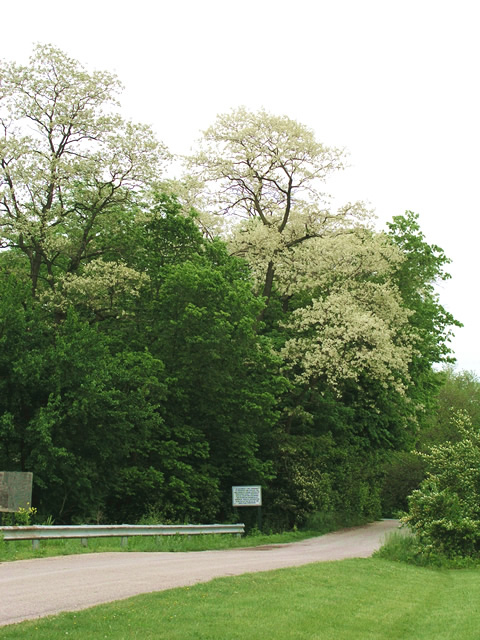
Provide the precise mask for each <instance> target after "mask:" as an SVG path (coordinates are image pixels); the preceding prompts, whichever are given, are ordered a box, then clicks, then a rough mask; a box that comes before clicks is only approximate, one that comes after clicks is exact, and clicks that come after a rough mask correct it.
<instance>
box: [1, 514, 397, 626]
mask: <svg viewBox="0 0 480 640" xmlns="http://www.w3.org/2000/svg"><path fill="white" fill-rule="evenodd" d="M397 527H398V521H396V520H382V521H381V522H375V523H372V524H369V525H366V526H364V527H355V528H352V529H345V530H343V531H339V532H336V533H329V534H327V535H325V536H320V537H318V538H311V539H309V540H304V541H303V542H295V543H292V544H279V545H269V546H264V547H251V548H242V549H232V550H227V551H199V552H192V553H165V552H161V553H148V552H146V553H141V552H140V553H137V552H132V553H97V554H94V553H92V554H85V555H77V556H58V557H55V558H39V559H36V560H19V561H17V562H5V563H3V564H1V565H0V626H2V625H7V624H13V623H15V622H20V621H21V620H26V619H29V618H40V617H43V616H48V615H52V614H55V613H59V612H60V611H77V610H79V609H86V608H88V607H92V606H94V605H96V604H101V603H103V602H111V601H113V600H121V599H123V598H128V597H130V596H134V595H137V594H139V593H148V592H151V591H163V590H165V589H172V588H174V587H183V586H189V585H193V584H195V583H197V582H207V581H208V580H211V579H212V578H217V577H221V576H236V575H240V574H242V573H252V572H255V571H269V570H272V569H281V568H284V567H295V566H300V565H303V564H310V563H312V562H324V561H327V560H342V559H344V558H366V557H368V556H370V555H371V554H372V553H373V552H374V551H375V550H376V549H378V548H379V547H380V546H381V544H382V542H383V540H384V539H385V535H386V534H387V533H388V532H390V531H392V530H393V529H396V528H397Z"/></svg>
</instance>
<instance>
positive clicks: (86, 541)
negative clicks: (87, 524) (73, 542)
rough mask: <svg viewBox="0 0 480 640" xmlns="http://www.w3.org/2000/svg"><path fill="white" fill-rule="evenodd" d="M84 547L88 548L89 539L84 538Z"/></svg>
mask: <svg viewBox="0 0 480 640" xmlns="http://www.w3.org/2000/svg"><path fill="white" fill-rule="evenodd" d="M82 547H88V538H82Z"/></svg>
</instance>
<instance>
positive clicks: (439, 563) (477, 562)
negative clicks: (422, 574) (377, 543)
mask: <svg viewBox="0 0 480 640" xmlns="http://www.w3.org/2000/svg"><path fill="white" fill-rule="evenodd" d="M373 555H374V557H376V558H381V559H384V560H391V561H393V562H403V563H406V564H411V565H415V566H417V567H427V568H431V569H475V568H479V567H480V555H475V556H462V555H453V556H452V555H450V556H448V555H446V554H445V553H442V552H440V551H436V550H434V549H430V550H425V549H423V548H421V547H420V546H419V544H418V540H417V538H416V537H415V536H414V535H412V534H411V533H409V532H408V531H405V530H402V531H394V532H393V533H391V534H390V535H389V536H388V538H387V540H386V542H385V544H384V545H383V546H382V547H381V548H380V549H379V550H378V551H376V552H375V553H374V554H373Z"/></svg>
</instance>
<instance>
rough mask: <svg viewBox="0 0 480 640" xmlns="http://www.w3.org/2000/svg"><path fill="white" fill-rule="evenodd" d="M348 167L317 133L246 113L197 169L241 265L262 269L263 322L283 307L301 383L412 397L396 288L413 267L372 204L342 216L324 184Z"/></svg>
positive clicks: (216, 138)
mask: <svg viewBox="0 0 480 640" xmlns="http://www.w3.org/2000/svg"><path fill="white" fill-rule="evenodd" d="M344 162H345V153H344V152H343V151H342V150H340V149H336V148H333V147H328V146H325V145H323V144H322V143H320V142H318V141H317V140H316V138H315V136H314V133H313V132H312V131H311V130H310V129H309V128H307V127H306V126H304V125H302V124H299V123H297V122H295V121H293V120H291V119H289V118H287V117H285V116H282V117H278V116H273V115H271V114H269V113H267V112H265V111H260V112H258V113H251V112H249V111H247V110H246V109H244V108H240V109H237V110H235V111H232V112H231V113H228V114H225V115H220V116H218V118H217V121H216V123H215V124H214V125H213V126H212V127H210V128H209V129H207V130H206V131H205V133H204V138H203V140H202V141H201V143H200V148H199V151H198V152H197V153H196V154H195V155H193V156H192V157H191V158H190V159H189V165H190V167H191V168H192V169H193V171H194V174H195V175H196V176H198V177H199V178H200V177H202V178H203V180H204V181H205V188H204V191H203V193H202V198H203V200H202V201H201V204H202V205H203V207H204V210H206V211H207V212H208V213H209V214H210V215H211V214H212V212H213V213H217V214H223V216H224V217H225V218H226V220H227V223H226V225H225V226H226V229H225V231H226V233H227V234H228V238H229V242H230V246H231V251H232V253H234V254H236V255H240V256H243V257H245V258H246V260H247V261H248V263H249V265H250V267H251V269H252V272H253V275H254V278H255V281H256V283H257V290H258V293H259V294H260V295H262V296H263V297H264V299H265V308H264V310H263V313H262V316H261V317H262V318H264V317H265V314H266V310H267V308H268V305H269V304H270V302H271V300H272V296H277V297H278V298H279V299H280V301H281V306H282V308H283V312H284V314H283V317H282V318H281V320H280V326H283V327H284V329H286V335H290V336H292V337H291V338H289V339H288V340H287V341H286V343H285V344H284V347H283V349H282V355H283V358H284V362H285V365H286V366H287V368H291V369H292V371H295V376H296V379H297V380H298V381H301V382H302V383H307V384H316V383H318V382H319V381H322V382H326V383H327V384H328V385H329V386H330V387H331V388H333V389H335V390H338V389H339V388H340V381H341V380H346V379H348V380H351V381H354V382H358V380H359V378H360V376H361V375H362V373H363V374H366V375H368V377H370V378H371V377H372V376H373V378H374V379H376V380H378V381H380V382H381V384H383V385H385V386H392V387H393V388H395V389H396V391H398V392H402V391H403V389H404V387H405V384H406V383H407V382H408V363H409V361H410V358H411V354H412V349H413V343H414V340H413V338H412V336H411V335H408V332H406V327H407V325H408V317H409V313H408V311H407V310H406V309H405V308H404V307H403V306H402V301H401V298H400V295H399V292H398V290H397V288H396V287H395V285H393V284H392V283H391V282H390V279H389V274H391V272H392V267H393V265H396V264H398V263H399V262H401V260H402V255H401V252H400V251H399V249H398V248H396V247H394V246H393V243H392V242H391V241H390V240H388V239H387V238H386V237H385V236H383V235H382V234H376V233H374V232H373V231H372V229H371V228H370V217H371V215H370V212H368V211H367V210H366V208H365V207H364V205H363V204H362V203H354V204H347V205H346V206H344V207H342V208H340V209H339V210H337V211H332V210H331V208H330V206H329V202H328V198H327V196H326V195H325V194H324V192H323V187H324V182H325V180H326V179H327V178H328V176H329V175H330V174H331V173H333V172H335V171H339V170H341V169H342V168H343V166H344Z"/></svg>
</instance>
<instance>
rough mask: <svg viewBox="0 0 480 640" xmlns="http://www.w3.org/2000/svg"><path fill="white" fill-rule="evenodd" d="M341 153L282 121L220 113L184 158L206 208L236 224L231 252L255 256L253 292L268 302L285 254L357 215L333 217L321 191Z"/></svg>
mask: <svg viewBox="0 0 480 640" xmlns="http://www.w3.org/2000/svg"><path fill="white" fill-rule="evenodd" d="M344 155H345V154H344V152H343V151H342V150H340V149H336V148H333V147H328V146H326V145H323V144H322V143H320V142H318V141H317V140H316V139H315V136H314V134H313V132H312V131H311V130H310V129H308V127H305V126H304V125H301V124H299V123H297V122H295V121H294V120H291V119H290V118H287V117H286V116H281V117H278V116H274V115H271V114H269V113H267V112H265V111H260V112H258V113H252V112H249V111H247V110H246V109H244V108H240V109H237V110H235V111H232V112H231V113H229V114H224V115H219V116H218V117H217V121H216V122H215V124H214V125H213V126H212V127H210V128H209V129H207V130H206V131H205V132H204V138H203V140H202V141H201V143H200V150H199V151H198V153H197V154H196V155H194V156H192V157H191V158H190V159H189V166H190V167H191V168H192V169H193V170H194V171H195V172H197V174H198V175H199V176H201V177H202V179H203V180H204V182H205V190H204V192H203V200H202V204H203V205H204V206H205V207H206V209H207V211H210V212H212V211H213V212H214V213H217V214H224V215H226V216H227V219H228V222H227V226H228V227H230V226H232V221H234V220H235V218H237V219H240V220H243V223H240V224H239V225H237V229H236V232H235V236H236V237H235V251H236V253H238V254H239V255H242V256H245V257H246V258H247V260H250V259H252V264H253V262H254V260H253V257H254V256H256V258H257V260H256V261H257V267H258V266H260V264H261V273H257V277H258V279H259V287H260V292H261V293H262V295H263V296H264V297H265V298H266V300H267V301H268V300H269V299H270V296H271V293H272V286H273V282H274V276H275V272H276V270H277V269H278V266H279V265H281V264H282V262H283V260H284V259H285V254H288V253H289V250H290V249H292V248H294V247H296V246H297V245H300V244H302V243H304V242H306V241H308V240H310V239H312V238H317V237H323V236H324V235H325V234H326V233H332V232H335V230H337V229H338V225H340V226H342V227H343V226H345V224H346V222H345V221H346V219H347V218H348V217H349V214H354V215H353V217H355V216H356V215H357V214H359V213H361V214H363V213H364V211H363V209H362V207H361V206H359V205H355V206H351V205H348V206H346V207H345V208H344V209H342V210H341V211H339V212H336V213H332V212H331V211H330V210H329V208H328V204H327V201H326V197H325V195H324V193H323V192H322V191H321V189H320V187H321V185H322V184H323V183H324V181H325V179H326V178H327V176H328V175H329V174H331V173H332V172H334V171H338V170H340V169H341V168H342V167H343V164H344ZM259 244H261V247H262V250H261V252H260V251H259ZM258 263H260V264H258Z"/></svg>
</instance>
